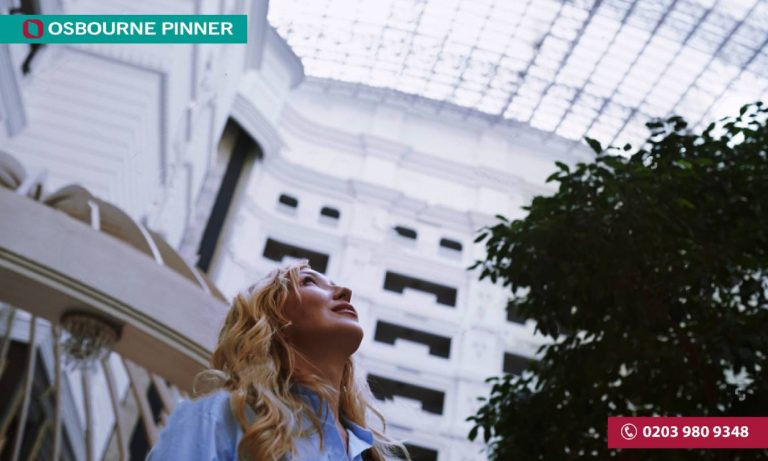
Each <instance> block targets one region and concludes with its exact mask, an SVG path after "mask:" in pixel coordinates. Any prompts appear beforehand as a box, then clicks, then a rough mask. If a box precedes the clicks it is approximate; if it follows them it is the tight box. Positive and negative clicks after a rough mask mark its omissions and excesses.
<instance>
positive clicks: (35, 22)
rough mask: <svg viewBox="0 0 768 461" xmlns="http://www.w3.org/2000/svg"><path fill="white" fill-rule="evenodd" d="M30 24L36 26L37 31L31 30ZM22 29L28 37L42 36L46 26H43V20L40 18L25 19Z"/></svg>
mask: <svg viewBox="0 0 768 461" xmlns="http://www.w3.org/2000/svg"><path fill="white" fill-rule="evenodd" d="M30 24H32V25H34V26H35V28H34V30H35V32H36V33H34V34H33V33H32V31H30V27H29V25H30ZM17 30H18V29H17ZM21 31H22V33H23V34H24V37H26V38H40V37H42V36H43V32H45V26H43V21H41V20H39V19H27V20H26V21H24V24H23V25H22V29H21Z"/></svg>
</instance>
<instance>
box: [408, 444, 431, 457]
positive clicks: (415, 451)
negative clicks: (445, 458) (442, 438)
mask: <svg viewBox="0 0 768 461" xmlns="http://www.w3.org/2000/svg"><path fill="white" fill-rule="evenodd" d="M405 448H407V449H408V454H409V455H411V461H437V450H433V449H432V448H426V447H421V446H419V445H412V444H410V443H406V444H405Z"/></svg>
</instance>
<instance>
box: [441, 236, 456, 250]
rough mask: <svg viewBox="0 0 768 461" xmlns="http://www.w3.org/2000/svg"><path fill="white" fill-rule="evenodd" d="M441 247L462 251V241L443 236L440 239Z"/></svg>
mask: <svg viewBox="0 0 768 461" xmlns="http://www.w3.org/2000/svg"><path fill="white" fill-rule="evenodd" d="M440 247H441V248H447V249H449V250H453V251H459V252H460V251H461V242H457V241H456V240H451V239H447V238H442V239H440Z"/></svg>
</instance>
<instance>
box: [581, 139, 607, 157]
mask: <svg viewBox="0 0 768 461" xmlns="http://www.w3.org/2000/svg"><path fill="white" fill-rule="evenodd" d="M584 140H585V141H587V144H589V147H591V148H592V150H593V151H595V153H596V154H601V153H602V152H603V146H601V145H600V142H598V141H596V140H595V139H592V138H590V137H587V136H585V137H584Z"/></svg>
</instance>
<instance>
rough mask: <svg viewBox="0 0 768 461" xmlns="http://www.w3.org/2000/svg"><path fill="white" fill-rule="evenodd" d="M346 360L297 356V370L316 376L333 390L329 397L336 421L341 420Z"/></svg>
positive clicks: (329, 403)
mask: <svg viewBox="0 0 768 461" xmlns="http://www.w3.org/2000/svg"><path fill="white" fill-rule="evenodd" d="M346 362H347V360H346V359H340V358H338V357H328V356H312V355H310V356H307V355H306V354H303V355H297V358H296V370H297V371H299V372H300V373H301V374H314V375H317V376H318V377H319V378H320V379H322V380H323V382H325V384H328V385H329V386H331V387H332V388H333V390H334V391H336V392H334V393H333V394H332V395H330V396H329V398H330V400H329V401H328V406H329V407H330V409H331V412H332V413H333V416H334V418H335V420H336V421H337V422H338V423H339V424H340V422H341V421H340V420H339V395H341V386H342V382H341V381H342V378H343V376H344V366H345V365H346Z"/></svg>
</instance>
